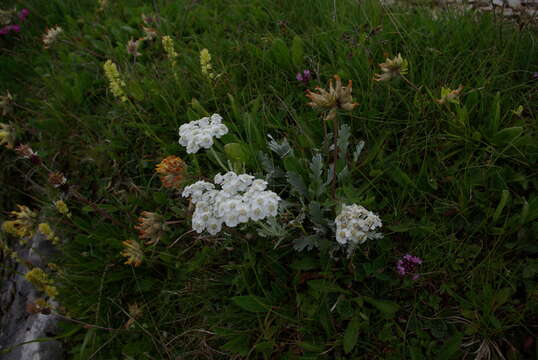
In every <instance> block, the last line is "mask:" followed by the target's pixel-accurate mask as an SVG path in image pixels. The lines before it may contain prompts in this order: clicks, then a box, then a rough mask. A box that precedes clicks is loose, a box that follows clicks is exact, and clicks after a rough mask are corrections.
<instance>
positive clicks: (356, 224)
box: [335, 204, 383, 250]
mask: <svg viewBox="0 0 538 360" xmlns="http://www.w3.org/2000/svg"><path fill="white" fill-rule="evenodd" d="M335 222H336V241H337V242H338V243H339V244H341V245H347V246H348V247H349V249H348V250H352V249H353V248H354V247H355V246H357V245H358V244H362V243H364V242H366V240H368V239H379V238H381V237H383V235H382V234H381V233H377V232H375V231H374V230H375V229H377V228H380V227H381V226H383V224H382V223H381V219H380V218H379V216H377V215H376V214H374V213H373V212H371V211H368V210H366V209H365V208H364V207H363V206H360V205H357V204H353V205H344V207H343V208H342V212H341V213H340V215H338V216H337V217H336V219H335Z"/></svg>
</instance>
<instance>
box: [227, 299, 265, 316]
mask: <svg viewBox="0 0 538 360" xmlns="http://www.w3.org/2000/svg"><path fill="white" fill-rule="evenodd" d="M232 301H233V302H234V304H235V305H237V306H239V307H240V308H241V309H243V310H246V311H250V312H254V313H257V312H267V310H268V309H269V308H270V306H269V305H266V304H265V303H264V301H263V299H262V298H260V297H259V296H255V295H246V296H234V297H233V298H232Z"/></svg>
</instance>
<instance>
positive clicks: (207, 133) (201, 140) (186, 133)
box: [179, 114, 228, 154]
mask: <svg viewBox="0 0 538 360" xmlns="http://www.w3.org/2000/svg"><path fill="white" fill-rule="evenodd" d="M221 121H222V116H220V115H219V114H213V115H211V117H204V118H201V119H200V120H195V121H191V122H190V123H188V124H183V125H181V126H180V127H179V144H180V145H183V146H186V147H187V153H189V154H194V153H196V152H198V150H200V148H205V149H209V148H210V147H211V146H213V137H216V138H220V137H221V136H222V135H224V134H227V133H228V128H227V127H226V125H224V124H222V122H221Z"/></svg>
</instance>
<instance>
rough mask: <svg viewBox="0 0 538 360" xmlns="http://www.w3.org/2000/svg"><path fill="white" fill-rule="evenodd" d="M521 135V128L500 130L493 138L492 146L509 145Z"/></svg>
mask: <svg viewBox="0 0 538 360" xmlns="http://www.w3.org/2000/svg"><path fill="white" fill-rule="evenodd" d="M521 133H523V127H522V126H514V127H509V128H506V129H502V130H500V131H499V132H497V133H496V134H495V136H493V141H492V142H493V144H495V145H499V146H501V145H507V144H509V143H512V142H514V140H515V139H516V138H518V137H519V136H520V135H521Z"/></svg>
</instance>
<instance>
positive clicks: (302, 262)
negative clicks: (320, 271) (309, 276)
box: [290, 257, 319, 271]
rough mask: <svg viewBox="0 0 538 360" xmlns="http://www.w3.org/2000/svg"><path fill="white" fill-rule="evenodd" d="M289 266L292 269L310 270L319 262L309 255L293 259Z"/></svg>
mask: <svg viewBox="0 0 538 360" xmlns="http://www.w3.org/2000/svg"><path fill="white" fill-rule="evenodd" d="M290 267H291V268H292V269H293V270H303V271H306V270H312V269H316V268H318V267H319V262H318V261H317V260H316V259H314V258H311V257H304V258H302V259H298V260H295V261H293V262H292V263H291V265H290Z"/></svg>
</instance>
